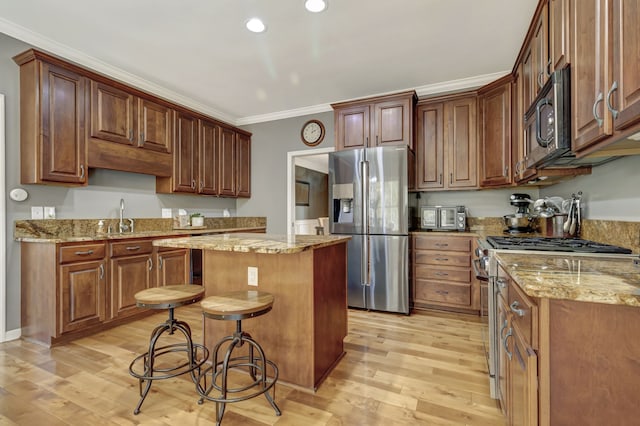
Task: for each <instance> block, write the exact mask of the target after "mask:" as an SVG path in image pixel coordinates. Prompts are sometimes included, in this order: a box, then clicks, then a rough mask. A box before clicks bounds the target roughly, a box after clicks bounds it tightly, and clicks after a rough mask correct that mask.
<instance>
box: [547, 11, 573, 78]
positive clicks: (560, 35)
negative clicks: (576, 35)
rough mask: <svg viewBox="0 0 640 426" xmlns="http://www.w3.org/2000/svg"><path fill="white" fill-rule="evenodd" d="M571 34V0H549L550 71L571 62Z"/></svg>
mask: <svg viewBox="0 0 640 426" xmlns="http://www.w3.org/2000/svg"><path fill="white" fill-rule="evenodd" d="M569 36H570V32H569V0H549V60H550V64H551V69H550V70H549V72H552V71H555V70H559V69H562V68H564V66H565V65H567V64H568V63H569V62H571V61H570V55H569V49H570V44H569V43H570V42H569Z"/></svg>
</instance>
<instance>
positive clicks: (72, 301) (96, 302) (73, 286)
mask: <svg viewBox="0 0 640 426" xmlns="http://www.w3.org/2000/svg"><path fill="white" fill-rule="evenodd" d="M104 292H105V268H104V262H103V261H93V262H81V263H70V264H67V265H62V266H60V295H59V297H60V301H61V306H60V310H59V315H60V316H61V318H60V321H59V323H58V324H59V327H60V329H59V332H60V333H66V332H68V331H73V330H79V329H82V328H85V327H87V326H90V325H93V324H99V323H101V322H102V321H103V319H104V306H105V303H104V301H105V294H104Z"/></svg>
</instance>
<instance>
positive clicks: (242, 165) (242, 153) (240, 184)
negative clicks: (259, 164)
mask: <svg viewBox="0 0 640 426" xmlns="http://www.w3.org/2000/svg"><path fill="white" fill-rule="evenodd" d="M235 175H236V195H237V196H238V197H243V198H249V197H251V136H249V135H247V134H245V133H241V132H236V173H235Z"/></svg>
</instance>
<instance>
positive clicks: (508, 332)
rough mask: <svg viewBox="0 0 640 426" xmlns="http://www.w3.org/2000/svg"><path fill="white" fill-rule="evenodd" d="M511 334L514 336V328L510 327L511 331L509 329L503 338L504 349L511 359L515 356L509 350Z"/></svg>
mask: <svg viewBox="0 0 640 426" xmlns="http://www.w3.org/2000/svg"><path fill="white" fill-rule="evenodd" d="M511 336H513V328H512V327H509V331H507V335H506V336H504V339H502V345H503V346H504V351H505V352H506V353H507V356H508V357H509V360H511V358H512V357H513V354H512V353H511V352H509V345H508V343H507V340H509V337H511Z"/></svg>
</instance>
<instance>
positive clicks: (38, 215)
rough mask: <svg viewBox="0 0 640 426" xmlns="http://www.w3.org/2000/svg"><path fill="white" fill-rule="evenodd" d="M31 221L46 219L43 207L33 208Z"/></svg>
mask: <svg viewBox="0 0 640 426" xmlns="http://www.w3.org/2000/svg"><path fill="white" fill-rule="evenodd" d="M31 219H44V209H43V208H42V206H31Z"/></svg>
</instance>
